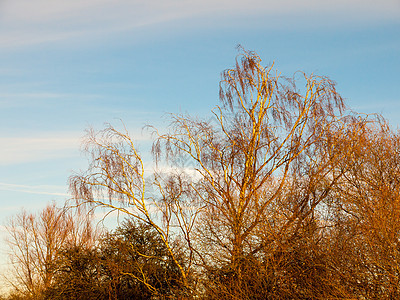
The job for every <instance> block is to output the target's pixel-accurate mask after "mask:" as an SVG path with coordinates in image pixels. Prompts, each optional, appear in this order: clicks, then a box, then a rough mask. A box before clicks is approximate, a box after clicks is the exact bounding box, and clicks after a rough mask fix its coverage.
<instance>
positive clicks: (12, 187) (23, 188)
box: [0, 182, 70, 197]
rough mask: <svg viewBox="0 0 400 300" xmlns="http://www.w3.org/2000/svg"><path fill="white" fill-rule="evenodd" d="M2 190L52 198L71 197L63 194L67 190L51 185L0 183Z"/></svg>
mask: <svg viewBox="0 0 400 300" xmlns="http://www.w3.org/2000/svg"><path fill="white" fill-rule="evenodd" d="M0 190H2V191H11V192H20V193H28V194H40V195H51V196H65V197H67V196H70V195H69V194H67V193H65V192H61V190H65V187H59V186H49V185H38V186H33V185H22V184H11V183H5V182H0Z"/></svg>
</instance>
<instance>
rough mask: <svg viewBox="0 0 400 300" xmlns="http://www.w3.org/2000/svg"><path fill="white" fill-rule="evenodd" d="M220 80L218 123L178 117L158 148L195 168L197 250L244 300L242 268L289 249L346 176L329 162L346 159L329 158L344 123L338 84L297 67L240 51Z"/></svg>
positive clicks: (230, 293)
mask: <svg viewBox="0 0 400 300" xmlns="http://www.w3.org/2000/svg"><path fill="white" fill-rule="evenodd" d="M220 86H221V90H220V99H221V106H217V107H216V109H214V110H213V114H214V119H215V120H216V122H206V121H201V120H197V119H196V118H193V117H190V116H184V115H178V116H173V127H172V130H171V133H170V134H164V135H160V136H159V138H158V140H157V141H156V143H155V145H154V148H153V151H154V152H155V154H156V157H157V158H158V159H160V158H162V157H164V156H163V155H165V157H166V158H167V159H169V160H170V161H171V162H174V161H176V158H177V157H184V158H185V159H184V161H186V162H188V161H190V164H189V165H192V166H193V169H194V170H195V171H196V172H197V174H198V175H197V176H198V177H199V178H200V179H199V180H198V181H197V182H196V184H193V183H190V184H188V186H189V187H190V188H191V190H192V194H193V195H195V196H196V199H197V202H199V203H201V206H202V207H203V209H202V211H201V215H200V219H199V223H198V224H199V227H198V229H199V230H198V231H197V232H198V238H199V239H200V241H201V242H200V243H201V247H200V248H199V249H198V251H197V254H198V255H199V257H200V259H201V261H202V265H203V266H204V267H205V268H206V269H209V270H211V272H215V267H220V268H224V269H226V270H227V271H226V274H225V275H224V276H222V277H221V278H223V281H224V282H225V283H226V293H225V294H224V295H222V296H223V297H224V298H227V297H231V296H232V297H233V298H235V297H236V298H241V299H246V297H250V296H249V293H248V290H246V288H245V287H246V282H247V280H248V279H249V276H248V275H246V274H245V273H247V271H246V270H245V269H246V268H247V267H246V265H247V264H248V263H249V262H250V261H251V260H253V259H254V258H257V259H258V261H260V259H259V258H260V257H263V259H266V255H269V254H270V253H273V252H274V251H278V250H277V249H284V248H286V247H287V246H286V245H285V242H286V241H288V240H290V238H291V237H292V236H295V235H296V233H297V232H298V231H299V229H300V228H301V226H302V224H303V222H305V221H306V220H308V219H309V218H310V217H312V216H313V212H314V211H315V210H316V208H317V206H318V205H319V203H320V202H321V201H322V200H323V199H324V198H325V197H327V195H328V194H329V192H330V191H331V189H332V187H333V185H334V183H335V182H336V181H337V179H338V178H340V176H341V175H342V174H341V173H340V172H339V173H333V170H334V169H333V168H332V165H334V164H336V163H337V162H338V161H339V159H340V158H341V157H339V156H338V155H332V156H329V155H327V154H328V151H329V149H330V148H334V144H335V143H336V140H335V139H334V138H333V134H332V133H333V132H337V133H341V132H343V130H344V128H346V126H347V121H346V120H347V119H346V118H342V117H341V114H342V112H343V109H344V104H343V100H342V98H341V97H340V95H339V94H338V93H337V92H336V89H335V84H334V82H332V81H331V80H329V79H328V78H326V77H319V76H315V75H311V76H307V75H306V74H304V73H301V72H298V73H296V74H295V77H294V78H292V79H286V78H282V77H280V76H279V75H278V74H277V73H275V72H274V71H273V69H272V67H263V66H262V64H261V59H260V57H259V56H258V55H256V54H255V53H252V52H247V51H243V50H242V52H241V54H240V55H239V57H238V58H237V60H236V66H235V67H234V68H233V69H228V70H226V71H225V72H224V73H223V75H222V81H221V84H220ZM299 86H300V87H299ZM328 144H329V145H330V147H328V146H325V145H328ZM191 180H193V178H192V179H191ZM201 248H202V249H201ZM267 249H268V251H266V250H267ZM229 274H230V275H229ZM250 276H252V275H250ZM229 277H230V279H227V278H229ZM245 277H246V278H245ZM220 283H221V282H220ZM207 284H208V285H209V286H210V284H209V282H208V283H207ZM217 284H219V283H218V282H217ZM214 289H215V290H220V291H222V286H221V285H219V286H217V287H214ZM222 296H221V295H216V297H222Z"/></svg>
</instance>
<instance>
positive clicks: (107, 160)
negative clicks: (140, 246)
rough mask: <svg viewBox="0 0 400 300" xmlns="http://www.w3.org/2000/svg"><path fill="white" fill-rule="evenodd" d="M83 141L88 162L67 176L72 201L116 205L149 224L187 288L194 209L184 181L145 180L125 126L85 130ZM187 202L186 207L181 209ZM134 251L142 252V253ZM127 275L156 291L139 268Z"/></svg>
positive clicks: (108, 205) (121, 212) (188, 290)
mask: <svg viewBox="0 0 400 300" xmlns="http://www.w3.org/2000/svg"><path fill="white" fill-rule="evenodd" d="M85 145H86V148H85V150H86V151H87V152H88V154H89V155H90V156H91V162H90V164H89V168H88V170H87V171H86V172H85V173H83V174H80V175H75V176H72V177H71V178H70V187H71V191H72V194H73V196H74V197H75V198H76V199H77V201H78V204H89V205H92V206H95V207H103V208H107V209H109V212H112V211H116V212H118V214H123V215H125V216H126V217H129V218H133V219H136V220H138V221H140V222H142V223H144V224H147V225H149V226H150V227H151V228H153V229H154V230H155V231H156V232H157V233H158V235H159V237H160V238H161V241H162V242H163V244H164V246H165V248H166V249H167V252H168V254H169V256H168V257H165V259H167V260H172V261H173V263H174V264H175V265H176V267H177V268H178V270H179V273H180V285H181V286H182V289H183V291H184V292H185V293H189V294H190V282H189V276H190V274H191V270H192V260H193V259H192V257H193V254H191V253H192V252H193V248H192V247H191V244H190V240H191V237H190V235H191V231H192V230H193V225H194V219H195V216H196V214H197V210H196V208H195V204H194V202H193V201H192V198H191V197H190V195H189V194H188V190H187V189H186V187H185V186H184V183H182V184H179V182H178V183H177V182H176V181H175V180H174V178H177V177H173V176H172V177H170V178H168V179H165V178H162V177H161V176H157V175H156V176H154V177H153V179H150V180H149V179H148V180H146V176H145V168H144V164H143V161H142V158H141V157H140V155H139V153H138V151H137V150H136V148H135V146H134V142H133V140H132V138H131V137H130V136H129V134H128V132H121V131H118V130H116V129H115V128H113V127H111V126H108V127H107V128H106V129H105V130H103V131H100V132H97V133H95V132H94V131H93V130H89V132H88V135H87V138H86V143H85ZM149 175H151V174H149ZM149 186H150V187H151V189H150V192H149V191H148V190H149ZM182 199H184V200H185V201H182ZM189 206H190V210H188V209H186V208H187V207H189ZM177 235H179V236H180V237H181V238H182V239H183V240H185V241H186V246H187V249H188V251H189V253H190V254H189V255H188V259H187V260H185V263H182V260H180V259H178V256H180V255H181V254H180V253H181V251H180V246H179V245H178V244H177ZM177 250H179V251H177ZM140 254H141V255H143V256H144V257H146V254H145V253H140ZM130 276H132V277H134V278H135V280H138V281H140V282H142V283H143V284H144V285H145V286H147V287H148V289H149V290H150V291H151V292H152V293H154V294H156V295H158V294H159V293H160V291H159V289H158V288H157V287H156V286H153V285H152V284H151V280H149V278H147V277H146V276H145V274H144V273H143V276H141V277H140V276H136V275H135V274H134V273H132V274H130Z"/></svg>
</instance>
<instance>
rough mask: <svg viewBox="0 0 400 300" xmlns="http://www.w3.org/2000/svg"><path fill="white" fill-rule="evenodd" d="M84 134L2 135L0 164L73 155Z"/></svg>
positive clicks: (0, 139)
mask: <svg viewBox="0 0 400 300" xmlns="http://www.w3.org/2000/svg"><path fill="white" fill-rule="evenodd" d="M81 135H82V134H71V133H57V134H47V135H39V136H35V137H0V144H1V147H0V165H10V164H16V163H18V164H19V163H27V162H33V161H43V160H49V159H54V158H60V157H72V156H74V155H76V150H77V149H79V145H80V137H81Z"/></svg>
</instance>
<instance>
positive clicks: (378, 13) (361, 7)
mask: <svg viewBox="0 0 400 300" xmlns="http://www.w3.org/2000/svg"><path fill="white" fill-rule="evenodd" d="M310 14H312V15H314V16H320V17H321V16H322V17H323V16H326V15H329V16H331V17H332V18H333V19H334V20H336V21H337V22H338V23H340V22H342V21H343V20H342V19H343V16H347V17H349V19H350V18H351V19H352V20H360V19H362V20H363V21H368V22H371V21H376V20H388V19H394V20H397V19H398V18H399V17H400V2H399V1H398V0H383V1H371V0H327V1H320V0H318V1H317V0H300V1H299V0H281V1H272V0H247V1H242V0H235V1H232V0H193V1H184V0H168V1H166V0H151V1H139V0H119V1H112V0H69V1H65V0H18V1H15V0H5V1H3V2H2V4H0V25H1V27H0V28H1V29H0V46H2V47H15V46H23V45H29V44H38V43H47V42H57V41H70V40H74V39H79V40H81V38H85V39H87V38H96V37H101V36H108V35H111V34H112V33H115V32H121V31H126V30H133V29H141V28H144V27H146V26H148V25H155V24H163V23H168V22H173V21H179V20H185V24H191V25H194V26H195V25H196V23H199V22H200V24H201V25H203V26H204V25H205V23H207V24H209V22H204V21H202V20H203V19H204V18H211V19H213V20H215V22H218V20H219V19H223V20H226V18H229V17H233V16H234V17H233V18H231V19H230V20H231V22H232V24H233V23H234V22H236V17H237V16H239V17H241V16H244V17H246V16H251V15H258V16H262V17H263V22H264V23H266V24H267V22H269V21H268V20H269V19H268V17H273V16H277V17H279V18H282V23H281V24H278V26H279V25H283V24H285V23H288V22H289V23H292V24H296V23H295V22H296V19H297V17H300V18H302V17H303V18H304V17H307V16H309V15H310ZM208 20H209V19H208ZM274 20H275V21H272V20H271V21H270V22H272V24H270V25H276V24H274V23H273V22H276V20H277V19H274ZM297 25H298V24H297ZM182 30H184V29H182Z"/></svg>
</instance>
